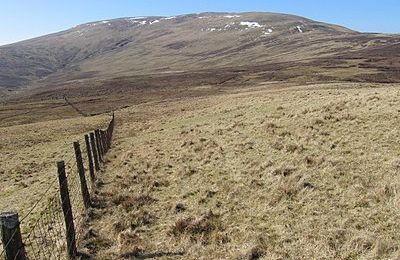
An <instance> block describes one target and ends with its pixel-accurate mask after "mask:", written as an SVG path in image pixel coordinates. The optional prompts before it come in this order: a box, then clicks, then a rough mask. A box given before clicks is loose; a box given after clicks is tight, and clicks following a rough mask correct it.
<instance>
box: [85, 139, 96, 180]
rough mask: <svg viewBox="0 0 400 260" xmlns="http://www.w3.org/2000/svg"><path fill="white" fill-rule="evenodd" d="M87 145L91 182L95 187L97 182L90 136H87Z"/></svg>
mask: <svg viewBox="0 0 400 260" xmlns="http://www.w3.org/2000/svg"><path fill="white" fill-rule="evenodd" d="M85 143H86V153H87V157H88V162H89V174H90V180H91V182H92V185H93V184H94V183H95V181H96V177H95V175H94V167H93V157H92V149H91V148H90V142H89V135H85ZM92 187H93V186H92Z"/></svg>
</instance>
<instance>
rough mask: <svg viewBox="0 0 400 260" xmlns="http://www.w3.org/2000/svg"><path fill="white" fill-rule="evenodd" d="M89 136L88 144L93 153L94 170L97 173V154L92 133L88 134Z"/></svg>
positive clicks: (98, 166) (98, 168) (98, 165)
mask: <svg viewBox="0 0 400 260" xmlns="http://www.w3.org/2000/svg"><path fill="white" fill-rule="evenodd" d="M89 135H90V144H91V147H92V151H93V158H94V168H95V169H96V171H99V170H100V164H99V154H98V151H97V148H96V139H95V138H94V133H90V134H89Z"/></svg>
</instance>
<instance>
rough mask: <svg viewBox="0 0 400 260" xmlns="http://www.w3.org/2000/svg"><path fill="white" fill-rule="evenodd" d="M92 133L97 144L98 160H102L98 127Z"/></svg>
mask: <svg viewBox="0 0 400 260" xmlns="http://www.w3.org/2000/svg"><path fill="white" fill-rule="evenodd" d="M94 134H95V135H96V145H97V151H98V152H99V161H100V162H104V161H103V149H102V147H101V141H100V134H99V129H96V130H95V131H94Z"/></svg>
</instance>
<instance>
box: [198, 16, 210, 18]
mask: <svg viewBox="0 0 400 260" xmlns="http://www.w3.org/2000/svg"><path fill="white" fill-rule="evenodd" d="M197 18H199V19H208V18H210V16H199V17H197Z"/></svg>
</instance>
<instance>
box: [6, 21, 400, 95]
mask: <svg viewBox="0 0 400 260" xmlns="http://www.w3.org/2000/svg"><path fill="white" fill-rule="evenodd" d="M399 39H400V38H399V37H398V36H390V35H377V34H362V33H358V32H355V31H352V30H349V29H346V28H343V27H340V26H336V25H330V24H325V23H321V22H316V21H312V20H309V19H306V18H302V17H298V16H292V15H284V14H274V13H240V14H228V13H202V14H190V15H182V16H177V17H130V18H121V19H114V20H109V21H98V22H92V23H87V24H82V25H79V26H76V27H74V28H71V29H69V30H66V31H62V32H59V33H55V34H51V35H47V36H43V37H39V38H35V39H31V40H27V41H23V42H19V43H15V44H11V45H6V46H1V47H0V89H2V90H4V89H8V90H15V89H16V88H18V87H24V86H37V85H39V86H48V85H51V86H54V85H58V84H66V83H69V84H80V83H82V81H83V80H85V81H87V80H89V81H90V80H92V81H99V80H106V79H115V78H120V77H130V76H134V75H143V74H154V73H156V74H160V73H163V74H165V73H169V74H171V73H177V72H181V71H185V72H187V71H199V70H204V69H217V68H232V67H235V68H238V67H242V69H241V70H244V71H250V72H252V71H253V70H254V66H263V65H266V64H270V65H273V66H274V67H276V66H278V67H279V68H281V69H288V67H291V66H293V65H296V67H301V66H305V67H313V66H315V65H317V66H319V67H321V66H322V67H328V68H332V67H333V68H347V69H350V70H348V72H347V75H345V76H344V77H343V79H345V80H360V78H361V79H362V78H363V77H364V76H365V74H369V72H366V71H364V70H365V69H370V68H371V69H372V71H374V73H376V74H377V75H378V76H377V79H375V80H378V81H389V82H397V81H398V80H399V76H398V75H397V74H398V73H397V74H396V73H394V72H393V69H394V68H395V67H396V66H397V65H398V64H399V59H398V58H399V52H398V49H399V48H400V47H399ZM382 59H383V62H382ZM371 61H372V62H371ZM376 61H378V62H379V61H380V62H381V64H378V63H376ZM320 65H321V66H320ZM256 70H257V69H256ZM258 70H261V71H264V70H265V69H264V68H262V69H258ZM258 70H257V71H258ZM306 71H307V70H306ZM381 71H385V72H388V73H389V74H388V75H386V76H383V77H382V75H380V72H381ZM299 73H302V72H301V71H299V72H297V74H299ZM323 74H326V73H323ZM358 74H361V76H360V75H358ZM322 76H323V77H324V78H325V77H327V78H332V77H333V76H332V75H329V73H328V74H327V75H322ZM333 78H334V77H333ZM371 78H374V77H371ZM38 80H39V81H38ZM102 84H103V83H101V84H99V85H102Z"/></svg>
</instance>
